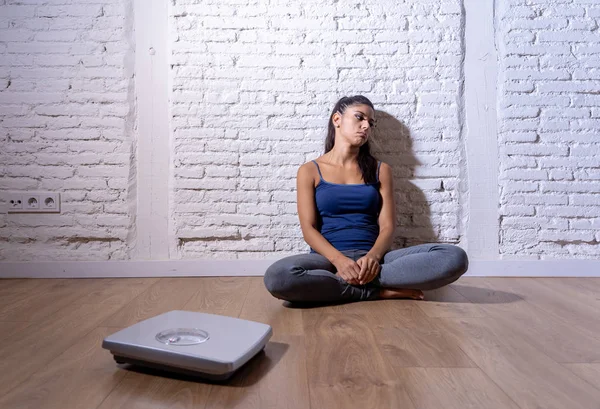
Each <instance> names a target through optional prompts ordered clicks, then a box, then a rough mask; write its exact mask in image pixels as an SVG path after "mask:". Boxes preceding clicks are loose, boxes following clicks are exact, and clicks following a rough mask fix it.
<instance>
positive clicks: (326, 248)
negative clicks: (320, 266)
mask: <svg viewBox="0 0 600 409" xmlns="http://www.w3.org/2000/svg"><path fill="white" fill-rule="evenodd" d="M309 166H311V164H310V162H309V163H306V164H304V165H302V166H300V169H298V175H297V178H296V191H297V205H298V217H299V219H300V228H301V229H302V235H303V236H304V241H306V243H307V244H308V245H309V246H311V247H312V248H313V249H314V250H315V251H316V252H318V253H319V254H321V255H322V256H323V257H325V258H327V260H329V261H330V262H331V263H334V261H335V260H336V259H338V258H339V257H340V256H341V257H344V255H343V254H342V253H340V252H339V251H338V250H337V249H336V248H335V247H333V246H332V245H331V244H330V243H329V242H328V241H327V240H326V239H325V237H323V235H321V233H320V232H319V231H318V230H317V221H318V219H317V209H316V206H315V185H314V177H313V172H311V170H312V169H311V168H309ZM334 264H335V263H334Z"/></svg>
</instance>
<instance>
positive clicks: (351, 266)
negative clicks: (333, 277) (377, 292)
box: [332, 254, 381, 285]
mask: <svg viewBox="0 0 600 409" xmlns="http://www.w3.org/2000/svg"><path fill="white" fill-rule="evenodd" d="M332 263H333V265H334V266H335V267H336V269H337V274H338V275H339V276H340V277H342V279H344V281H346V282H347V283H348V284H352V285H364V284H367V283H370V282H371V281H373V280H374V279H375V277H377V275H378V274H379V272H380V271H381V265H380V264H379V261H378V260H377V259H376V258H375V257H373V256H371V255H369V254H366V255H364V256H363V257H361V258H359V259H358V260H356V261H354V260H352V259H351V258H348V257H346V256H343V255H342V256H339V257H338V258H337V259H335V260H333V261H332Z"/></svg>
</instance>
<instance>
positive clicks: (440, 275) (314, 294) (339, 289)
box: [264, 95, 468, 302]
mask: <svg viewBox="0 0 600 409" xmlns="http://www.w3.org/2000/svg"><path fill="white" fill-rule="evenodd" d="M374 115H375V109H374V108H373V104H372V103H371V101H369V100H368V99H367V98H366V97H364V96H361V95H356V96H353V97H344V98H342V99H340V100H339V101H338V102H337V104H336V105H335V107H334V108H333V111H332V113H331V116H330V120H329V127H328V133H327V139H326V140H325V154H324V155H323V156H321V157H319V158H317V159H316V160H314V161H311V162H307V163H305V164H304V165H302V166H301V167H300V168H299V169H298V175H297V201H298V216H299V218H300V227H301V229H302V233H303V235H304V240H305V241H306V243H308V245H309V246H310V248H311V251H310V252H309V253H307V254H298V255H294V256H289V257H285V258H283V259H281V260H278V261H277V262H275V263H274V264H273V265H271V266H270V267H269V268H268V270H267V271H266V273H265V277H264V282H265V286H266V287H267V289H268V290H269V292H270V293H271V294H272V295H273V296H275V297H277V298H280V299H283V300H288V301H291V302H340V301H358V300H373V299H381V298H412V299H423V292H422V290H431V289H435V288H439V287H442V286H445V285H447V284H449V283H451V282H453V281H455V280H457V279H458V278H459V277H460V276H461V275H462V274H464V273H465V272H466V271H467V267H468V259H467V255H466V253H465V252H464V251H463V250H462V249H461V248H460V247H457V246H453V245H449V244H433V243H432V244H422V245H418V246H413V247H408V248H404V249H399V250H392V251H390V246H391V244H392V240H393V235H394V229H395V226H396V216H395V204H394V185H393V180H392V169H391V167H390V166H389V165H388V164H386V163H382V162H380V161H377V160H376V159H375V158H374V157H373V155H371V152H370V147H369V137H370V135H371V132H372V130H373V127H374V124H375V118H374Z"/></svg>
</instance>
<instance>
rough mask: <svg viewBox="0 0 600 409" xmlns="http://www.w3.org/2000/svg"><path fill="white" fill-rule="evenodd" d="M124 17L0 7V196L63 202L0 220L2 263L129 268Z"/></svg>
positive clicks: (85, 9) (61, 4)
mask: <svg viewBox="0 0 600 409" xmlns="http://www.w3.org/2000/svg"><path fill="white" fill-rule="evenodd" d="M130 9H131V4H130V2H129V1H127V0H87V1H82V0H52V1H43V0H19V1H16V0H15V1H11V0H7V1H1V2H0V141H1V142H0V143H1V144H2V149H1V151H0V162H1V164H2V179H1V180H0V190H1V191H3V192H4V191H9V190H50V191H57V192H61V194H62V213H61V214H56V215H55V214H44V215H23V214H10V215H8V214H6V212H5V211H3V212H0V259H3V260H44V259H46V260H106V259H123V258H127V254H128V247H129V243H128V234H129V230H130V225H131V220H130V218H131V214H130V210H129V201H128V195H129V192H128V179H129V173H130V156H131V148H132V136H133V132H132V125H131V124H132V121H131V117H130V115H132V113H131V112H132V108H133V107H134V105H133V104H132V101H133V93H132V88H131V86H132V80H131V74H132V72H133V67H132V66H131V64H129V66H128V62H127V59H128V58H131V56H132V53H133V49H132V44H131V42H130V36H131V29H130V21H129V20H130V18H131V17H130ZM3 204H4V203H3Z"/></svg>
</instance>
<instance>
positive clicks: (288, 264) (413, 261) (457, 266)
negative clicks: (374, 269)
mask: <svg viewBox="0 0 600 409" xmlns="http://www.w3.org/2000/svg"><path fill="white" fill-rule="evenodd" d="M342 254H344V255H345V256H347V257H349V258H351V259H352V260H354V261H356V260H358V259H359V258H361V257H362V256H364V255H365V254H367V251H366V250H345V251H342ZM380 264H381V272H380V273H379V275H378V276H377V277H376V278H375V279H374V280H373V281H371V282H370V283H367V284H365V285H350V284H348V283H347V282H345V281H344V280H343V279H342V278H341V277H340V276H338V275H336V274H335V272H336V268H335V266H334V265H333V264H331V262H329V260H327V259H326V258H325V257H323V256H322V255H320V254H318V253H306V254H298V255H294V256H289V257H285V258H282V259H281V260H278V261H276V262H275V263H274V264H272V265H271V266H270V267H269V268H268V269H267V271H266V273H265V277H264V282H265V286H266V287H267V290H269V292H270V293H271V294H272V295H273V296H275V297H277V298H280V299H282V300H287V301H292V302H340V301H360V300H373V299H377V298H378V296H379V288H382V287H384V288H407V289H420V290H433V289H435V288H439V287H443V286H445V285H447V284H450V283H452V282H453V281H456V280H457V279H458V278H459V277H460V276H461V275H463V274H464V273H465V272H466V271H467V268H468V265H469V261H468V258H467V254H466V253H465V251H464V250H463V249H461V248H460V247H458V246H454V245H450V244H435V243H432V244H421V245H418V246H412V247H407V248H403V249H398V250H392V251H389V252H387V253H386V254H385V255H384V256H383V260H382V261H381V263H380Z"/></svg>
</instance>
